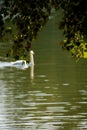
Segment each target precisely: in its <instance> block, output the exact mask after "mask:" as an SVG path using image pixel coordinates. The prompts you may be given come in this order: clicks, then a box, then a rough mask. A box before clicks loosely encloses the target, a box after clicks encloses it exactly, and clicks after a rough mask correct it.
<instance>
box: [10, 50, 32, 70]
mask: <svg viewBox="0 0 87 130" xmlns="http://www.w3.org/2000/svg"><path fill="white" fill-rule="evenodd" d="M33 55H34V51H32V50H31V51H30V63H27V62H26V60H17V61H14V62H11V65H12V66H13V67H16V68H19V69H26V68H28V67H31V66H34V57H33Z"/></svg>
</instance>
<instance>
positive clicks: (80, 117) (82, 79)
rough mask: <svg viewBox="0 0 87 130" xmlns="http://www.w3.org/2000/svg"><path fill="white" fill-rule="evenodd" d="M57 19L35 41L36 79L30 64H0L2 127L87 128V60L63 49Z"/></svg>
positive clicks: (32, 129) (29, 129)
mask: <svg viewBox="0 0 87 130" xmlns="http://www.w3.org/2000/svg"><path fill="white" fill-rule="evenodd" d="M55 22H56V20H53V19H51V20H50V21H49V22H48V24H47V25H46V26H45V27H44V28H43V29H42V30H41V32H40V34H39V36H38V38H37V39H36V40H35V41H34V42H33V44H32V49H33V50H34V52H35V76H34V77H35V78H34V79H31V78H30V68H28V69H26V70H20V69H17V68H14V67H4V68H3V67H1V68H0V130H86V129H87V73H86V70H87V60H86V59H85V60H84V59H82V60H80V61H79V62H78V63H76V62H75V61H74V59H73V58H72V57H71V56H70V55H69V53H67V52H65V51H63V50H62V49H61V47H60V45H59V42H60V41H61V40H62V39H63V37H62V32H61V31H60V30H58V29H57V25H56V24H54V23H55ZM1 46H2V47H1V51H0V53H1V56H2V52H4V50H3V45H2V44H1ZM1 60H3V61H5V62H6V60H7V59H4V57H3V58H1ZM7 62H8V61H7Z"/></svg>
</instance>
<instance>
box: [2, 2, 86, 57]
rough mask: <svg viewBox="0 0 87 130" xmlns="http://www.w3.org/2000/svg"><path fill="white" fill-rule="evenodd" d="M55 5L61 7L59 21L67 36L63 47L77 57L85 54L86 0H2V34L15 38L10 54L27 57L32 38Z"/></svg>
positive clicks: (56, 8)
mask: <svg viewBox="0 0 87 130" xmlns="http://www.w3.org/2000/svg"><path fill="white" fill-rule="evenodd" d="M53 7H54V8H55V10H58V9H59V8H60V9H62V13H63V16H62V20H61V22H60V25H59V28H60V29H63V33H64V36H65V40H64V41H63V42H61V45H62V47H63V48H64V49H66V50H68V51H70V52H71V54H72V55H73V56H74V57H76V58H81V57H85V56H84V54H85V53H84V52H85V51H86V49H87V8H86V0H77V1H76V0H0V25H1V26H0V37H1V38H2V37H3V36H4V35H5V34H6V33H10V34H11V35H12V40H13V42H14V44H13V46H12V48H13V49H11V51H10V52H9V53H8V55H12V56H13V57H14V58H15V59H19V58H20V57H25V58H26V57H27V54H28V53H27V52H28V51H29V49H30V46H31V42H32V40H33V39H34V38H36V36H37V34H38V32H39V30H40V29H41V28H42V26H44V25H45V24H46V23H47V21H48V20H49V15H50V14H51V9H52V8H53ZM15 30H16V31H15ZM25 40H26V41H27V42H26V44H24V41H25Z"/></svg>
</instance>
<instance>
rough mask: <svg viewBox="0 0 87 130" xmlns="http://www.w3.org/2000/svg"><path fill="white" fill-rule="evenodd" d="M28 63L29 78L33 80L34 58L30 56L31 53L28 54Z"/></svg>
mask: <svg viewBox="0 0 87 130" xmlns="http://www.w3.org/2000/svg"><path fill="white" fill-rule="evenodd" d="M30 63H31V67H30V77H31V79H34V57H33V54H31V53H30Z"/></svg>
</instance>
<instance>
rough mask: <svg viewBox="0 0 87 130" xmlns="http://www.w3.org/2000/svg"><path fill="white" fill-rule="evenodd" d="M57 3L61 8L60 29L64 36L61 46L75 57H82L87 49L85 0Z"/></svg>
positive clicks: (66, 0) (86, 7) (67, 0)
mask: <svg viewBox="0 0 87 130" xmlns="http://www.w3.org/2000/svg"><path fill="white" fill-rule="evenodd" d="M59 5H60V7H61V8H62V9H63V18H62V21H61V23H60V29H63V33H64V35H65V37H66V42H65V41H64V42H62V46H63V47H64V48H65V49H66V50H68V51H70V52H71V53H72V55H73V56H74V57H75V58H82V57H84V53H85V50H87V6H86V0H62V1H60V4H59Z"/></svg>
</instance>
